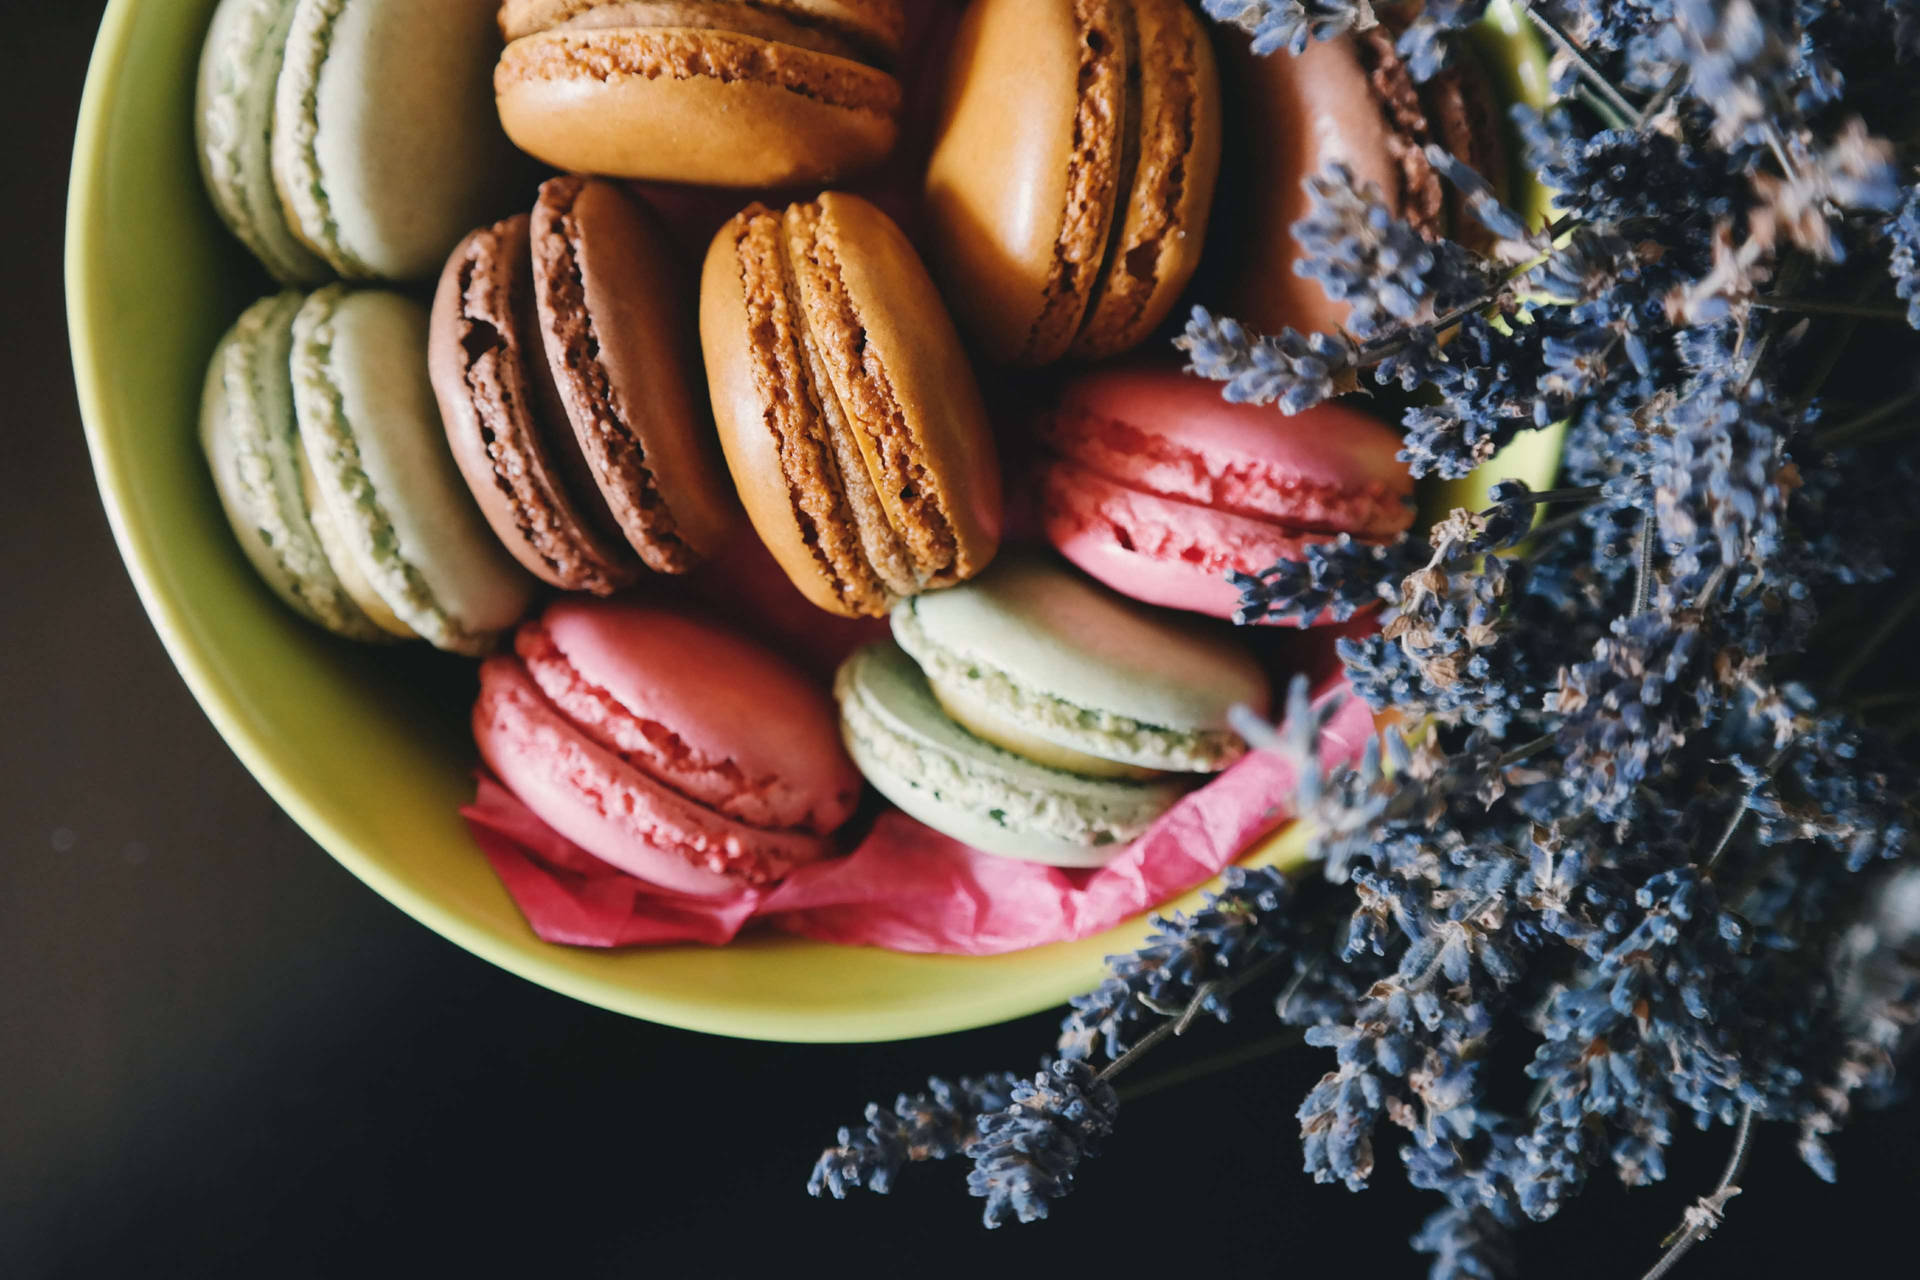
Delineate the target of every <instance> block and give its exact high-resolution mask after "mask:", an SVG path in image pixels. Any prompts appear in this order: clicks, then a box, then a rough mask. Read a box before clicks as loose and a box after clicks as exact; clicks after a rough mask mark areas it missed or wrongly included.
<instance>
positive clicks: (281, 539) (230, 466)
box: [200, 292, 386, 640]
mask: <svg viewBox="0 0 1920 1280" xmlns="http://www.w3.org/2000/svg"><path fill="white" fill-rule="evenodd" d="M305 301H306V296H305V295H304V294H300V293H291V292H289V293H282V294H278V295H275V296H274V297H271V298H264V299H262V300H261V301H259V302H257V303H255V304H254V305H253V306H251V307H249V308H247V310H246V312H245V314H243V315H242V316H241V317H240V319H239V320H238V321H236V322H235V324H234V326H233V328H232V329H230V330H228V331H227V335H226V336H225V337H224V338H222V339H221V340H220V345H219V346H218V347H216V348H215V349H214V353H213V360H212V362H211V363H210V364H209V365H208V366H207V380H206V389H205V392H204V393H203V395H202V397H201V401H200V443H201V446H202V447H203V448H204V449H205V451H206V455H207V465H208V467H209V468H210V469H211V471H212V473H213V485H214V489H215V490H216V491H217V492H218V493H219V495H220V505H221V506H222V507H223V508H224V509H225V511H226V513H227V521H228V523H229V524H231V525H232V526H233V532H234V537H235V538H236V539H237V540H238V541H239V543H240V549H241V550H242V551H243V552H245V553H246V556H247V559H248V560H250V561H251V562H252V563H253V567H254V569H255V570H256V571H257V572H258V573H259V574H260V578H261V580H262V581H264V582H265V583H266V584H267V586H268V587H270V588H272V590H273V593H274V594H275V595H277V596H279V597H280V598H281V599H282V600H284V601H286V602H287V604H288V605H290V606H291V607H292V608H293V609H294V611H295V612H297V613H299V614H300V615H301V616H302V617H304V618H306V619H308V620H309V621H312V622H317V623H319V624H320V625H321V626H323V627H325V628H326V629H327V630H329V631H331V632H333V633H335V634H336V635H341V636H345V637H346V638H347V639H349V640H378V639H380V638H382V637H383V636H385V635H386V632H384V631H382V630H381V629H380V628H379V627H378V626H376V625H375V624H374V622H373V620H372V619H371V618H369V617H368V616H367V614H366V612H365V611H364V610H363V609H361V608H360V606H359V605H357V604H355V603H354V601H353V597H352V596H351V595H350V594H348V592H347V589H346V586H345V585H344V584H343V583H342V582H341V580H340V575H339V574H338V573H336V572H334V568H333V565H332V563H331V562H330V561H329V560H328V558H327V553H326V549H325V547H324V546H323V545H322V543H321V539H320V533H319V531H318V530H316V529H315V528H314V524H313V520H312V518H311V516H310V515H309V513H308V510H307V496H306V486H305V485H304V484H303V483H302V479H301V469H302V467H303V466H304V463H303V461H302V459H301V456H300V436H299V432H298V430H297V429H296V427H295V425H294V416H293V377H292V374H291V372H290V364H289V361H290V358H291V356H292V352H293V319H294V317H295V316H296V315H298V314H299V312H300V308H301V306H302V304H303V303H305Z"/></svg>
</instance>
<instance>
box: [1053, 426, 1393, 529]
mask: <svg viewBox="0 0 1920 1280" xmlns="http://www.w3.org/2000/svg"><path fill="white" fill-rule="evenodd" d="M1041 431H1042V434H1043V437H1044V438H1045V440H1046V443H1047V445H1048V447H1049V448H1050V449H1052V450H1053V451H1054V452H1055V453H1056V454H1057V455H1059V456H1060V457H1061V458H1062V459H1065V462H1064V463H1061V464H1056V466H1065V467H1066V468H1068V469H1070V470H1073V471H1076V472H1091V473H1092V474H1093V475H1095V476H1098V477H1100V478H1102V479H1104V480H1106V481H1107V482H1109V483H1110V484H1112V485H1116V486H1120V487H1124V488H1129V489H1134V490H1138V491H1139V492H1141V493H1145V494H1152V495H1154V496H1156V497H1161V498H1168V499H1175V500H1179V501H1182V502H1187V503H1192V504H1194V505H1197V506H1203V507H1207V508H1210V509H1214V510H1218V511H1225V512H1230V513H1233V514H1237V515H1243V516H1247V517H1250V518H1252V519H1256V520H1266V521H1271V522H1273V523H1276V524H1280V525H1284V526H1286V527H1287V528H1289V529H1294V530H1298V531H1301V532H1344V533H1351V534H1353V535H1354V536H1356V537H1362V538H1365V537H1386V536H1391V535H1393V534H1396V533H1399V532H1400V531H1401V530H1402V529H1405V528H1406V527H1407V525H1408V523H1409V520H1410V508H1409V507H1408V504H1407V500H1406V485H1405V484H1404V483H1400V484H1386V483H1365V484H1354V483H1351V482H1347V483H1338V482H1334V481H1331V480H1325V479H1319V478H1316V477H1314V476H1311V475H1308V474H1306V473H1305V472H1304V471H1303V470H1302V469H1301V468H1300V467H1298V466H1296V465H1290V464H1289V463H1287V462H1285V461H1283V460H1280V459H1277V458H1271V457H1267V458H1263V457H1257V456H1254V455H1252V454H1247V453H1242V452H1239V451H1237V450H1233V449H1229V448H1222V447H1217V446H1215V447H1206V446H1203V445H1199V444H1196V443H1192V442H1187V441H1176V440H1173V439H1170V438H1169V437H1168V436H1166V435H1165V434H1162V433H1159V432H1152V431H1143V430H1141V429H1139V428H1138V427H1135V426H1133V425H1132V424H1130V423H1127V422H1123V421H1120V420H1118V419H1116V418H1112V417H1108V416H1106V415H1104V414H1100V413H1096V412H1093V411H1091V410H1090V409H1088V408H1085V407H1076V408H1074V409H1073V410H1072V411H1063V412H1058V413H1053V414H1050V415H1048V416H1047V418H1046V419H1045V421H1044V422H1043V424H1042V427H1041Z"/></svg>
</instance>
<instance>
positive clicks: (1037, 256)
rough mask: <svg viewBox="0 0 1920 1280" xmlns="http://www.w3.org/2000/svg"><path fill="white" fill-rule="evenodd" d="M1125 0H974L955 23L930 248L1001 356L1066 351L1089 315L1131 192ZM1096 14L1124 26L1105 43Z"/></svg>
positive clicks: (975, 332) (930, 178) (981, 337)
mask: <svg viewBox="0 0 1920 1280" xmlns="http://www.w3.org/2000/svg"><path fill="white" fill-rule="evenodd" d="M1124 2H1125V0H975V3H973V4H971V5H969V6H968V8H967V12H966V14H965V15H964V16H963V17H962V19H961V24H960V28H959V30H958V32H957V33H956V34H955V37H954V45H953V53H952V56H951V60H950V61H949V63H948V72H947V74H948V82H947V96H946V100H945V102H944V105H943V108H942V111H941V119H940V124H939V128H938V132H937V135H936V141H935V144H934V149H933V155H932V159H931V161H930V162H929V165H928V169H927V188H926V194H927V206H926V207H927V220H928V230H929V232H930V235H931V237H932V241H933V244H934V252H933V253H932V254H931V255H930V257H931V260H932V261H933V262H934V264H935V266H936V268H937V269H938V270H939V271H940V274H941V279H942V281H943V283H944V284H945V286H946V292H947V297H948V301H949V302H950V304H951V305H952V306H953V308H954V311H955V313H956V315H957V316H958V318H959V320H960V323H961V327H962V328H963V329H965V330H966V331H967V332H968V333H969V334H971V335H972V336H973V337H974V338H975V339H976V340H977V341H979V342H980V343H981V344H982V345H983V346H984V347H985V348H986V349H987V351H988V353H989V354H990V355H992V356H993V357H994V358H995V359H997V360H1000V361H1003V362H1009V363H1022V364H1046V363H1050V362H1051V361H1054V360H1057V359H1058V358H1059V357H1060V356H1062V355H1064V354H1065V353H1066V350H1067V347H1068V345H1069V344H1070V343H1071V342H1072V341H1073V338H1074V335H1075V333H1076V332H1077V331H1078V329H1079V326H1080V322H1081V319H1082V316H1083V315H1084V313H1085V309H1086V305H1087V300H1088V297H1089V296H1090V294H1091V291H1092V288H1093V285H1094V280H1095V276H1096V274H1097V273H1098V271H1099V269H1100V265H1101V262H1102V260H1103V258H1104V256H1105V253H1106V249H1107V240H1108V229H1109V226H1110V223H1111V220H1112V218H1113V216H1114V210H1115V207H1116V203H1117V199H1118V192H1117V183H1118V179H1119V169H1120V162H1121V146H1120V140H1119V136H1118V135H1119V130H1120V128H1121V125H1122V121H1123V120H1124V118H1125V110H1124V95H1125V80H1126V43H1125V40H1126V37H1125V35H1124V32H1125V30H1126V28H1125V26H1124V25H1123V24H1122V23H1121V22H1120V21H1119V19H1118V17H1117V16H1116V14H1117V9H1118V6H1119V5H1120V4H1121V3H1124ZM1083 10H1084V13H1083V12H1082V11H1083ZM1089 20H1091V21H1093V22H1095V23H1096V24H1097V25H1098V26H1099V27H1100V29H1101V30H1103V31H1105V32H1108V33H1116V34H1110V35H1108V36H1107V37H1105V38H1103V40H1102V42H1101V47H1100V48H1099V49H1098V50H1095V49H1093V48H1092V47H1090V46H1089V44H1088V43H1087V41H1086V38H1085V34H1084V32H1085V26H1084V23H1085V22H1086V21H1089ZM1083 56H1084V57H1086V58H1089V59H1093V61H1092V62H1091V63H1090V68H1091V69H1090V71H1089V73H1088V75H1087V77H1086V79H1087V83H1085V84H1083V83H1082V74H1081V70H1080V68H1081V65H1082V60H1083Z"/></svg>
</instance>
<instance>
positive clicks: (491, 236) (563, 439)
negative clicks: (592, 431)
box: [448, 214, 638, 594]
mask: <svg viewBox="0 0 1920 1280" xmlns="http://www.w3.org/2000/svg"><path fill="white" fill-rule="evenodd" d="M455 262H456V266H455V267H454V268H453V270H454V272H455V276H454V281H453V288H454V290H455V293H456V296H457V299H458V311H457V317H458V318H457V320H456V322H455V323H456V325H457V329H456V333H457V341H456V342H454V343H452V344H451V345H450V346H449V347H448V350H450V351H453V352H454V353H456V355H457V359H458V362H459V373H460V380H461V382H462V383H463V384H464V386H465V389H466V394H465V395H464V396H463V397H462V398H461V403H462V405H463V406H465V407H466V410H467V412H468V413H470V414H471V417H472V426H473V428H474V429H476V430H478V432H479V433H480V446H481V448H482V450H483V451H484V452H485V454H486V456H487V460H488V463H489V466H488V468H487V470H488V471H489V472H490V476H489V478H488V483H489V484H490V485H491V486H492V488H493V489H494V490H496V491H497V492H498V493H499V495H500V501H501V502H502V503H504V504H505V507H506V509H507V510H509V511H511V512H512V518H513V524H514V528H515V530H516V531H517V534H518V540H519V542H520V544H521V545H523V546H525V547H526V548H528V549H529V550H530V551H531V552H532V553H533V554H534V555H535V556H536V557H537V558H538V560H539V561H540V563H541V564H542V565H544V572H542V575H541V576H543V577H545V578H547V579H548V580H549V581H554V582H559V583H564V584H566V585H567V586H569V587H571V588H573V589H577V590H589V591H595V592H598V593H600V594H606V593H607V592H610V591H612V590H615V589H617V588H618V587H621V586H623V585H625V584H626V583H628V582H630V581H631V580H632V578H633V576H634V573H635V572H636V571H637V569H638V565H637V564H636V563H635V562H634V558H633V555H632V553H631V552H630V551H628V550H627V548H626V546H625V544H624V543H622V542H618V541H616V540H614V539H612V538H609V537H606V536H604V535H603V534H602V533H601V532H600V529H599V526H600V525H601V524H602V523H604V522H603V521H602V520H599V519H595V517H596V516H601V515H604V514H605V513H604V511H603V510H595V508H596V507H603V505H604V504H603V503H601V502H600V494H599V491H598V489H597V488H595V487H594V486H593V485H592V483H591V481H588V482H587V483H585V484H581V483H579V482H578V481H577V480H576V481H575V482H574V483H568V480H570V479H572V478H573V476H569V475H568V472H572V473H573V475H574V476H579V475H581V474H582V473H584V472H585V470H586V464H585V461H584V460H582V459H578V458H577V457H569V456H568V455H569V454H572V455H577V454H578V452H579V445H578V443H577V442H576V441H575V440H574V439H573V434H572V432H571V431H568V430H566V429H564V426H563V428H562V429H561V430H559V431H554V432H543V431H542V430H541V423H540V419H541V418H543V417H545V416H548V414H549V413H550V412H551V408H550V406H552V405H553V404H554V402H556V401H557V393H556V392H554V391H553V389H552V386H551V375H550V374H549V373H548V371H547V364H546V355H545V353H544V351H543V350H542V349H541V344H540V339H539V336H538V333H537V331H536V329H535V326H534V305H533V297H532V292H533V291H532V282H531V272H532V267H531V263H530V255H529V250H528V236H527V218H526V215H524V214H523V215H519V216H516V217H514V218H511V219H509V220H508V221H506V222H503V223H500V224H497V225H496V226H494V227H493V228H491V229H489V230H488V231H484V232H476V233H475V234H474V235H473V236H470V237H469V238H468V239H467V240H466V241H465V242H463V244H462V245H461V247H460V249H458V250H457V251H456V258H455ZM543 382H544V383H545V384H546V385H544V386H543V385H541V384H542V383H543ZM543 393H544V394H543ZM543 411H546V412H543ZM449 422H450V423H451V422H452V418H451V417H450V418H449ZM549 443H551V444H552V445H553V446H554V448H553V450H552V452H554V453H557V454H558V455H559V456H558V457H552V456H549V453H550V451H549V448H548V445H549ZM568 462H574V463H575V465H574V466H572V467H569V466H567V465H566V464H567V463H568ZM578 498H585V499H587V501H586V502H584V503H582V502H580V501H577V499H578ZM583 508H584V509H583ZM607 519H608V520H610V519H611V517H610V516H609V517H607ZM529 567H535V568H537V567H539V566H535V565H530V566H529Z"/></svg>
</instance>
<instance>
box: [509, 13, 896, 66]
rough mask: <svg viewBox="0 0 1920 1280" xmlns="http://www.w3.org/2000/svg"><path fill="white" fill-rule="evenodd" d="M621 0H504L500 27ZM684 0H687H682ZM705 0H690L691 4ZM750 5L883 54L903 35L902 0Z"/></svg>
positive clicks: (563, 18) (537, 25)
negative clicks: (851, 40)
mask: <svg viewBox="0 0 1920 1280" xmlns="http://www.w3.org/2000/svg"><path fill="white" fill-rule="evenodd" d="M621 2H622V0H505V3H503V4H502V5H501V6H500V31H501V34H502V35H504V36H506V38H507V39H508V40H518V39H519V38H520V37H522V36H528V35H532V34H533V33H535V32H536V31H545V30H547V29H548V28H549V27H557V26H559V25H560V24H561V23H563V22H569V21H572V20H573V19H575V18H578V17H579V16H580V15H582V14H584V13H586V12H587V11H588V10H591V9H598V8H606V7H616V6H618V5H619V4H621ZM682 2H683V3H686V2H687V0H682ZM704 2H705V0H691V3H692V4H694V5H699V4H702V3H704ZM752 3H753V7H755V8H757V9H762V10H767V11H771V12H774V13H780V14H786V15H788V16H790V17H792V18H795V19H798V20H799V21H801V22H804V23H807V24H809V25H813V26H817V27H822V28H825V29H827V30H830V31H834V32H839V33H844V34H845V35H846V36H848V37H850V38H853V39H856V40H859V41H862V42H864V43H866V44H868V45H870V46H872V47H873V48H874V49H876V50H877V51H878V52H880V53H883V54H885V55H886V56H887V57H898V56H899V53H900V41H901V39H902V37H903V36H904V35H905V34H906V27H907V18H906V10H905V8H904V7H903V6H902V4H901V3H900V0H752Z"/></svg>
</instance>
